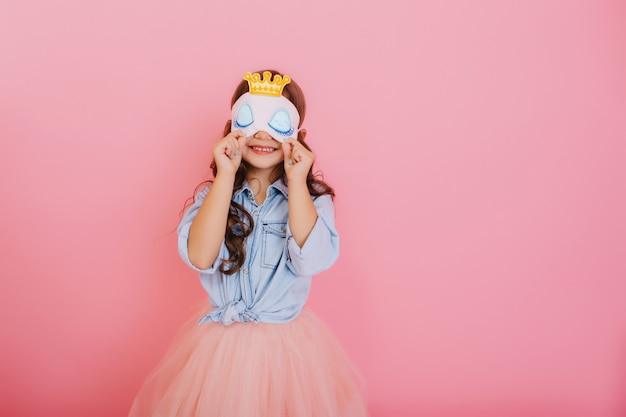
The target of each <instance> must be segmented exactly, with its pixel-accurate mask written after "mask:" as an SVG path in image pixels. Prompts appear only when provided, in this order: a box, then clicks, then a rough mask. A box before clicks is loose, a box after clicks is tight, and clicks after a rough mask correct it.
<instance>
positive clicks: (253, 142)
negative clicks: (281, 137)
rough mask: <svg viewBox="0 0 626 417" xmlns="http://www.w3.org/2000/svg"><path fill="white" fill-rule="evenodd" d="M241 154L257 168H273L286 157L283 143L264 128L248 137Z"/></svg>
mask: <svg viewBox="0 0 626 417" xmlns="http://www.w3.org/2000/svg"><path fill="white" fill-rule="evenodd" d="M241 156H242V158H243V160H244V161H246V162H247V163H248V165H250V167H251V168H254V169H256V170H273V169H274V168H275V167H276V165H278V164H282V163H283V161H284V159H285V156H284V152H283V147H282V144H281V143H280V142H278V141H277V140H276V139H274V138H272V137H271V136H270V135H269V134H268V133H267V132H265V131H262V130H261V131H258V132H256V133H255V134H254V135H252V136H249V137H248V138H247V139H246V146H245V147H244V148H243V150H242V153H241Z"/></svg>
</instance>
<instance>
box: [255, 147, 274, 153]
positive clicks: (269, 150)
mask: <svg viewBox="0 0 626 417" xmlns="http://www.w3.org/2000/svg"><path fill="white" fill-rule="evenodd" d="M252 149H254V150H255V151H259V152H274V151H275V150H276V149H274V148H262V147H260V146H253V147H252Z"/></svg>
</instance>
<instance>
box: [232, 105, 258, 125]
mask: <svg viewBox="0 0 626 417" xmlns="http://www.w3.org/2000/svg"><path fill="white" fill-rule="evenodd" d="M252 123H254V117H252V109H250V106H248V105H247V104H243V105H242V106H241V107H240V108H239V111H238V112H237V117H235V118H234V120H233V124H234V125H235V127H237V128H238V129H243V128H246V127H248V126H250V125H251V124H252Z"/></svg>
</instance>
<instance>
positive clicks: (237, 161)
mask: <svg viewBox="0 0 626 417" xmlns="http://www.w3.org/2000/svg"><path fill="white" fill-rule="evenodd" d="M245 140H246V136H245V135H244V133H243V131H241V130H235V131H233V132H230V133H229V134H228V135H226V136H224V137H223V138H222V139H220V141H219V142H217V143H216V144H215V146H213V159H214V160H215V165H216V166H217V173H218V175H219V174H229V175H235V173H236V172H237V169H239V165H241V152H242V151H241V150H242V149H243V146H244V142H245Z"/></svg>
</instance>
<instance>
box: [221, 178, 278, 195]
mask: <svg viewBox="0 0 626 417" xmlns="http://www.w3.org/2000/svg"><path fill="white" fill-rule="evenodd" d="M272 189H275V190H277V191H278V192H280V193H281V194H282V195H284V196H285V198H288V197H289V188H287V185H285V183H284V182H283V180H282V178H279V179H277V180H276V181H274V183H272V184H271V185H270V186H269V187H268V188H267V193H268V197H269V196H271V195H272V193H273V191H272ZM244 190H247V191H246V192H247V193H248V196H249V197H250V198H252V199H254V196H253V194H252V188H250V183H248V180H246V181H244V183H243V185H242V186H241V188H240V189H239V190H237V191H236V192H235V193H234V194H233V197H237V196H239V194H241V193H242V192H244Z"/></svg>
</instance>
